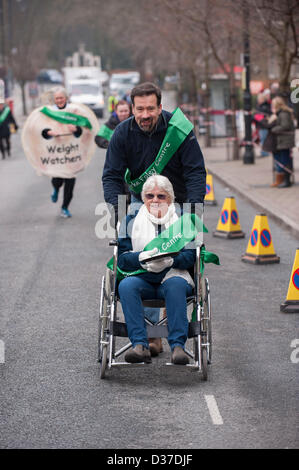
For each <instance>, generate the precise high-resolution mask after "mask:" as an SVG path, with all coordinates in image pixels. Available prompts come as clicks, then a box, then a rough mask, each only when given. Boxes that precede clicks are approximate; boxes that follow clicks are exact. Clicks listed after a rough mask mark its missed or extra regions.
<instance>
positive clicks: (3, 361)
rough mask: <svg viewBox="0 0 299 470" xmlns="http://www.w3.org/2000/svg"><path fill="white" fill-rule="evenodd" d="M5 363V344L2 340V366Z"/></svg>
mask: <svg viewBox="0 0 299 470" xmlns="http://www.w3.org/2000/svg"><path fill="white" fill-rule="evenodd" d="M4 363H5V344H4V341H3V340H2V339H0V364H4Z"/></svg>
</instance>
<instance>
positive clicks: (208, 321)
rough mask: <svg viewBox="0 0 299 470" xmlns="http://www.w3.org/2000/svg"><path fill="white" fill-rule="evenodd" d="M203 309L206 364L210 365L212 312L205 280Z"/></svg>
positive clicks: (208, 289) (207, 283) (207, 285)
mask: <svg viewBox="0 0 299 470" xmlns="http://www.w3.org/2000/svg"><path fill="white" fill-rule="evenodd" d="M203 307H204V319H203V322H204V328H205V331H206V339H207V359H208V364H211V363H212V311H211V295H210V286H209V281H208V279H207V278H205V289H204V292H203Z"/></svg>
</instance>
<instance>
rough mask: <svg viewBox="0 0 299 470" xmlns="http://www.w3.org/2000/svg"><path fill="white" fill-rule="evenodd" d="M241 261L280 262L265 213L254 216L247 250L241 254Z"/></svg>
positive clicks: (254, 262) (258, 262)
mask: <svg viewBox="0 0 299 470" xmlns="http://www.w3.org/2000/svg"><path fill="white" fill-rule="evenodd" d="M242 261H244V262H245V263H253V264H270V263H279V262H280V258H279V256H276V254H275V251H274V247H273V243H272V237H271V233H270V229H269V225H268V220H267V216H266V215H265V214H258V215H256V216H255V219H254V222H253V226H252V229H251V234H250V238H249V242H248V245H247V251H246V253H245V254H244V255H243V256H242Z"/></svg>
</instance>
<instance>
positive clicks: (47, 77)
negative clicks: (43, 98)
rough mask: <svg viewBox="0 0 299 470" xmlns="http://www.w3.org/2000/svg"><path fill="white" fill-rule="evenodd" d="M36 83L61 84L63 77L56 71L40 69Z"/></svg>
mask: <svg viewBox="0 0 299 470" xmlns="http://www.w3.org/2000/svg"><path fill="white" fill-rule="evenodd" d="M37 81H38V83H53V84H63V76H62V74H61V73H60V72H59V71H58V70H56V69H42V70H41V71H40V72H39V74H38V76H37Z"/></svg>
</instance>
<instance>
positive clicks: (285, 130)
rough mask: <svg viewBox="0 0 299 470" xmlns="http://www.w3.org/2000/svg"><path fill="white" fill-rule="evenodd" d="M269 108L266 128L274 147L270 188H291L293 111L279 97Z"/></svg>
mask: <svg viewBox="0 0 299 470" xmlns="http://www.w3.org/2000/svg"><path fill="white" fill-rule="evenodd" d="M271 107H272V112H273V114H272V115H271V116H270V118H269V120H268V128H269V130H270V133H271V135H272V138H273V137H274V138H275V146H274V147H273V158H274V165H275V182H274V183H273V184H272V186H273V187H278V188H288V187H289V186H291V174H292V169H293V163H292V156H291V151H292V148H293V147H294V146H295V125H294V115H293V110H292V109H291V108H289V107H288V106H287V105H286V104H285V100H284V99H283V98H282V97H281V96H276V97H275V98H273V100H272V103H271ZM265 143H266V142H265Z"/></svg>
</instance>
